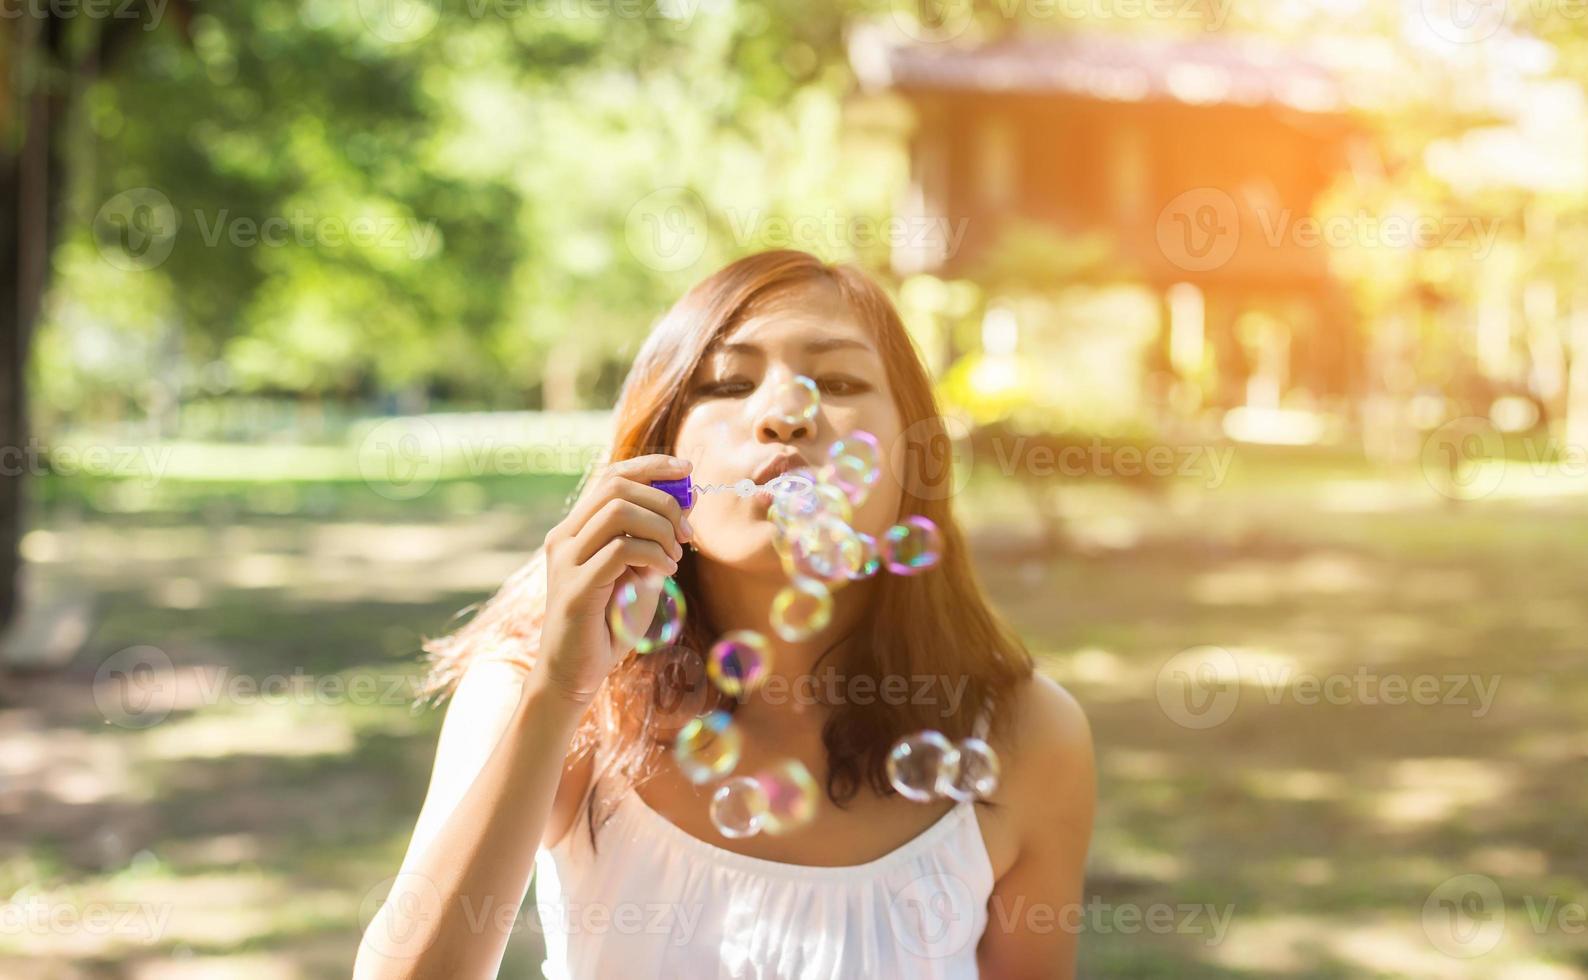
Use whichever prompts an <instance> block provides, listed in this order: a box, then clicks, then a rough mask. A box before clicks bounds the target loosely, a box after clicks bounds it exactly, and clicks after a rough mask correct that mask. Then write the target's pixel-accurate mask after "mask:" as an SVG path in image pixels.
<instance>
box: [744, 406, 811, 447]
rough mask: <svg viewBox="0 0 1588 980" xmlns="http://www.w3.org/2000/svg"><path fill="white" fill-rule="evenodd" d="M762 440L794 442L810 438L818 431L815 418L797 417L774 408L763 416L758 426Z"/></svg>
mask: <svg viewBox="0 0 1588 980" xmlns="http://www.w3.org/2000/svg"><path fill="white" fill-rule="evenodd" d="M757 429H758V434H759V435H760V437H761V441H762V442H787V443H794V442H800V441H803V440H808V439H810V438H811V435H812V434H813V433H814V432H815V431H816V422H815V420H814V419H803V418H796V417H794V416H792V415H785V414H783V413H782V411H781V410H779V409H777V408H772V409H770V410H768V411H767V412H766V413H765V414H764V415H762V416H761V421H760V423H759V424H758V426H757Z"/></svg>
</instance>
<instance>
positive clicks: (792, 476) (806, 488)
mask: <svg viewBox="0 0 1588 980" xmlns="http://www.w3.org/2000/svg"><path fill="white" fill-rule="evenodd" d="M785 477H788V478H787V479H779V480H777V481H774V483H773V485H772V505H771V506H770V507H769V508H767V517H768V518H769V519H771V521H772V523H773V524H776V525H777V526H778V527H782V528H788V527H791V526H793V525H796V524H798V523H800V522H801V521H804V520H809V519H810V518H812V517H815V516H816V515H817V514H819V513H821V510H822V501H821V500H820V499H819V498H818V497H817V496H816V493H815V488H816V486H817V482H816V474H815V473H813V472H811V471H810V470H806V469H799V470H790V471H789V472H788V473H787V474H785Z"/></svg>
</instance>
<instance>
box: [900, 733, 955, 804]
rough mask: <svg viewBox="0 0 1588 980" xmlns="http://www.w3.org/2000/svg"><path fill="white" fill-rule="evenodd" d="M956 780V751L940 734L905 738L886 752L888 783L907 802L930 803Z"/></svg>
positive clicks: (917, 734) (916, 734) (920, 734)
mask: <svg viewBox="0 0 1588 980" xmlns="http://www.w3.org/2000/svg"><path fill="white" fill-rule="evenodd" d="M958 778H959V750H958V749H956V748H954V744H953V743H952V742H950V741H949V740H948V739H946V738H944V737H943V733H942V732H936V731H932V730H931V729H927V730H926V731H921V732H916V733H915V734H914V735H906V736H905V737H904V738H901V739H899V740H898V741H897V742H895V743H893V751H891V752H889V753H888V782H890V783H892V784H893V788H894V789H896V790H898V791H899V795H900V796H903V797H904V798H905V799H907V800H914V801H915V802H917V803H930V802H931V801H932V800H934V799H936V798H937V797H939V796H941V795H943V788H944V787H945V786H952V785H953V784H954V782H955V781H956V780H957V779H958Z"/></svg>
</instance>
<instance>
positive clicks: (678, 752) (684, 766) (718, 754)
mask: <svg viewBox="0 0 1588 980" xmlns="http://www.w3.org/2000/svg"><path fill="white" fill-rule="evenodd" d="M742 748H743V740H742V739H741V738H740V736H739V729H738V728H736V727H734V724H733V716H731V715H729V714H728V713H727V712H726V711H713V712H711V713H710V714H706V715H702V716H700V717H699V718H695V719H693V720H691V721H690V722H689V724H687V725H685V726H684V727H683V729H682V730H681V731H680V732H679V733H678V738H677V739H676V740H675V741H674V742H673V758H674V759H676V760H678V768H679V769H680V770H681V771H682V772H683V774H684V778H686V779H688V780H689V781H690V782H692V783H695V784H697V785H704V784H706V783H709V782H711V781H712V780H714V779H721V778H722V777H724V776H726V775H727V774H728V773H730V772H733V767H734V766H736V765H738V764H739V753H740V751H741V750H742Z"/></svg>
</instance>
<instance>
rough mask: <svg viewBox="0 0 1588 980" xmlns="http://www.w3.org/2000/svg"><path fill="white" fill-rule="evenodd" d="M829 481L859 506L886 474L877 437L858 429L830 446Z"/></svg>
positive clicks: (826, 470) (826, 472)
mask: <svg viewBox="0 0 1588 980" xmlns="http://www.w3.org/2000/svg"><path fill="white" fill-rule="evenodd" d="M823 472H824V473H825V474H826V482H828V483H831V484H833V485H834V486H836V487H838V488H839V489H840V490H842V491H843V492H844V494H845V495H846V496H847V497H848V498H849V501H850V503H852V504H854V505H855V506H856V507H859V506H860V505H861V504H862V503H864V502H865V500H866V497H867V496H868V495H869V494H870V493H871V488H872V487H873V486H875V485H876V483H877V481H878V480H879V479H881V477H882V449H881V447H879V446H878V445H877V437H876V436H874V435H872V434H871V433H869V432H866V431H864V430H861V429H856V430H855V431H854V432H851V433H849V435H847V436H845V437H844V438H842V439H840V440H838V441H837V442H835V443H833V444H832V445H831V446H829V447H828V448H827V465H826V466H825V467H823Z"/></svg>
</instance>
